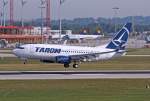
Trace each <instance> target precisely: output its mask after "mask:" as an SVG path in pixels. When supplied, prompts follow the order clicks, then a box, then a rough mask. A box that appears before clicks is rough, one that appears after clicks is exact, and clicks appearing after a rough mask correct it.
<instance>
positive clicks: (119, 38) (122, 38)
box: [106, 23, 132, 50]
mask: <svg viewBox="0 0 150 101" xmlns="http://www.w3.org/2000/svg"><path fill="white" fill-rule="evenodd" d="M131 27H132V23H127V24H126V25H125V26H124V27H123V28H122V29H121V30H120V31H119V32H118V33H117V34H116V36H115V37H114V38H113V39H112V40H111V42H110V43H109V44H108V45H107V46H106V48H108V49H119V50H120V49H121V50H124V49H125V44H126V43H127V41H128V37H129V33H130V31H131Z"/></svg>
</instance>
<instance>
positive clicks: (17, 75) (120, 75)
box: [0, 70, 150, 80]
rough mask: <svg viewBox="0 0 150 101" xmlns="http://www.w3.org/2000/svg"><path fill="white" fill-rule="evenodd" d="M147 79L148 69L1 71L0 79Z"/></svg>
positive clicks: (148, 76) (149, 72) (149, 74)
mask: <svg viewBox="0 0 150 101" xmlns="http://www.w3.org/2000/svg"><path fill="white" fill-rule="evenodd" d="M136 78H138V79H147V78H150V71H149V70H145V71H128V70H127V71H114V70H113V71H2V72H0V80H53V79H57V80H59V79H60V80H61V79H136Z"/></svg>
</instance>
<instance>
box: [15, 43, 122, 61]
mask: <svg viewBox="0 0 150 101" xmlns="http://www.w3.org/2000/svg"><path fill="white" fill-rule="evenodd" d="M105 46H106V45H103V46H100V47H81V46H66V45H50V44H27V45H23V46H22V47H24V48H23V49H17V48H16V49H14V50H13V53H14V54H15V55H16V56H18V57H19V58H23V59H39V60H50V61H54V62H55V60H56V57H57V56H76V55H81V56H82V55H83V60H82V61H85V62H86V61H98V60H107V59H111V58H113V57H116V56H121V55H122V54H119V53H117V52H116V51H114V49H106V48H105ZM110 51H111V52H110ZM103 52H106V53H105V54H97V53H103ZM107 52H108V53H107ZM86 54H95V55H94V56H92V55H91V56H89V57H84V55H86Z"/></svg>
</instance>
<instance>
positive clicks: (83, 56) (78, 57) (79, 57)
mask: <svg viewBox="0 0 150 101" xmlns="http://www.w3.org/2000/svg"><path fill="white" fill-rule="evenodd" d="M112 52H118V50H113V51H108V52H100V53H90V54H80V55H70V57H71V59H72V60H73V61H80V60H83V59H90V58H96V57H97V56H98V55H101V54H107V53H112ZM119 53H120V52H119Z"/></svg>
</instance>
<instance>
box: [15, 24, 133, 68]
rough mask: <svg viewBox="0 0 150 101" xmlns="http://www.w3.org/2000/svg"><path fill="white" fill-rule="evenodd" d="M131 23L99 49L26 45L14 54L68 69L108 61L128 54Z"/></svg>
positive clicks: (25, 58)
mask: <svg viewBox="0 0 150 101" xmlns="http://www.w3.org/2000/svg"><path fill="white" fill-rule="evenodd" d="M131 26H132V24H131V23H127V24H126V25H125V26H123V28H122V29H121V30H120V31H119V32H118V33H117V34H116V35H115V37H114V38H113V39H112V40H111V41H110V43H108V44H105V45H102V46H97V47H83V46H67V45H52V44H26V45H22V46H19V47H17V48H16V49H14V50H13V53H14V54H15V55H16V56H17V57H19V58H21V59H24V60H27V59H39V60H40V61H42V62H46V63H60V64H64V67H65V68H68V67H69V66H70V64H71V63H73V68H77V67H79V65H78V64H79V63H80V62H89V61H100V60H108V59H111V58H114V57H119V56H122V55H124V54H125V53H126V51H125V45H126V43H127V40H128V37H129V33H130V30H131Z"/></svg>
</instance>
